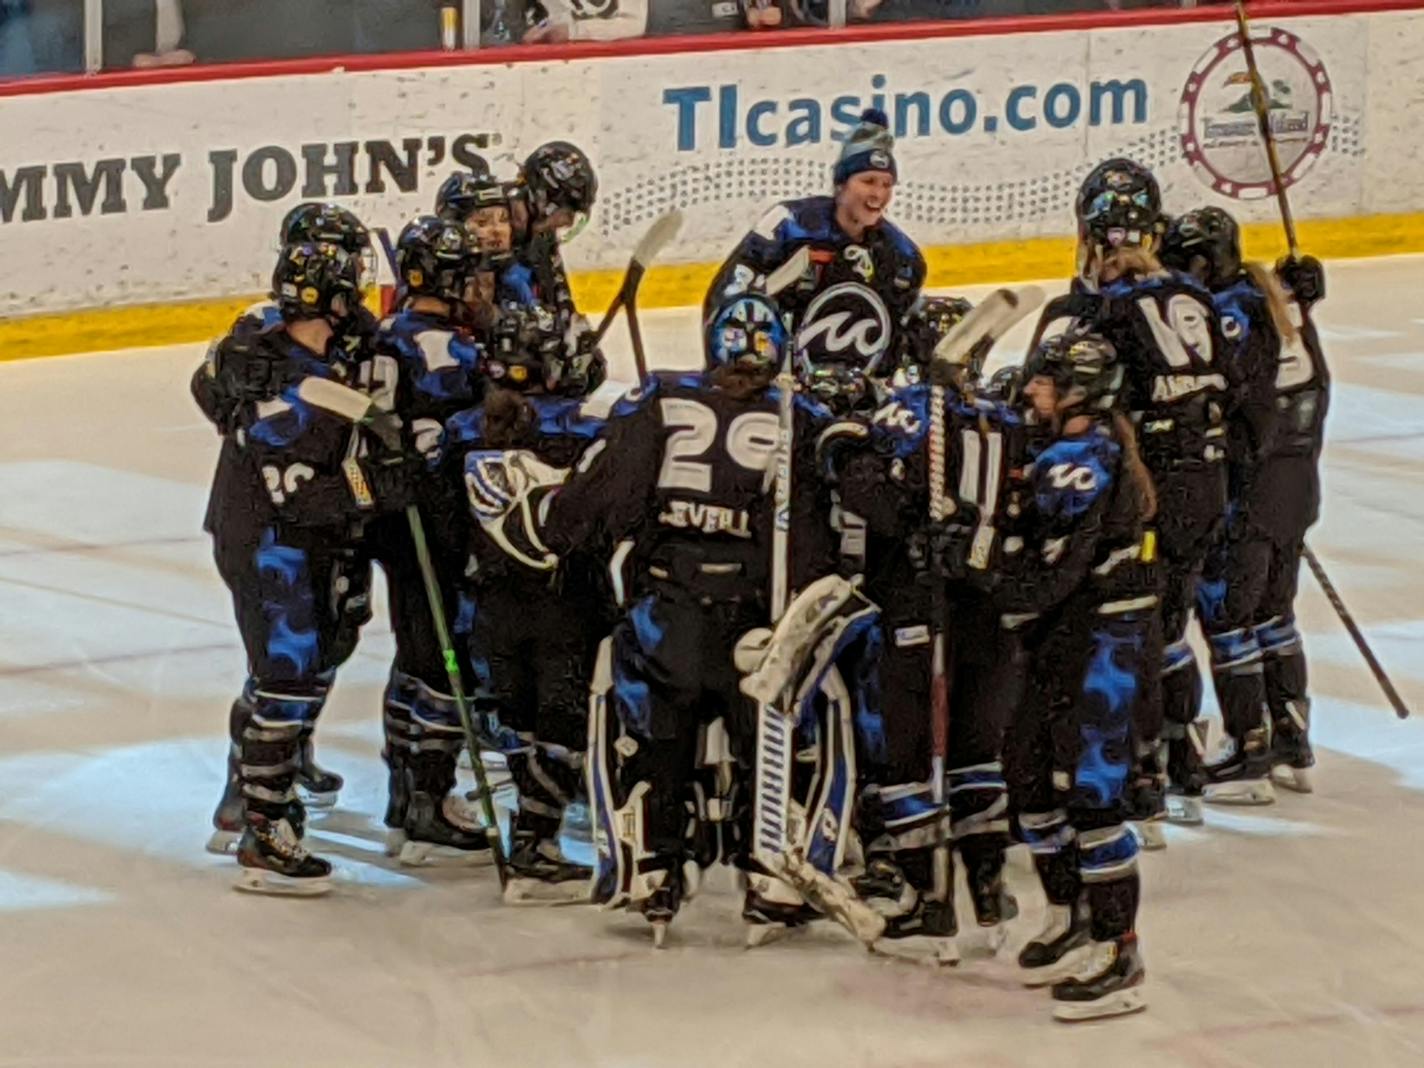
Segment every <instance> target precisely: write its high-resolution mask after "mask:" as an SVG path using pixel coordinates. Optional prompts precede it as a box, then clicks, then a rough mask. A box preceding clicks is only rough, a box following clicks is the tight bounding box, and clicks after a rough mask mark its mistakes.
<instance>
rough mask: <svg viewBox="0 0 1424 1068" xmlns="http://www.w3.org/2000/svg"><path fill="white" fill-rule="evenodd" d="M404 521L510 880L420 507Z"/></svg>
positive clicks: (502, 871) (494, 845)
mask: <svg viewBox="0 0 1424 1068" xmlns="http://www.w3.org/2000/svg"><path fill="white" fill-rule="evenodd" d="M405 517H406V521H407V522H408V523H409V524H410V537H411V540H412V541H414V542H415V558H416V560H417V561H419V563H420V577H421V578H422V579H424V580H425V599H426V601H427V602H428V603H429V605H430V619H431V622H433V623H434V624H435V636H436V639H437V640H438V641H439V642H440V654H441V656H442V658H443V659H444V661H445V676H446V678H448V679H449V680H450V692H451V693H452V694H454V695H455V708H456V709H457V710H458V711H459V713H460V726H461V727H463V728H464V729H465V744H466V745H467V746H469V749H470V768H471V770H473V771H474V773H475V784H476V786H477V787H478V788H479V794H480V807H481V808H482V809H483V810H484V817H485V821H486V822H487V823H488V824H489V830H487V831H486V832H485V840H486V841H487V842H488V843H489V848H490V854H491V856H493V857H494V866H495V870H496V871H497V872H498V873H499V885H500V886H501V887H503V886H504V885H505V884H506V883H508V882H509V872H508V870H507V869H506V867H505V861H504V843H503V841H502V840H501V839H500V834H499V817H498V816H497V815H496V814H495V810H494V794H493V792H491V790H490V784H489V777H488V776H487V775H486V774H485V765H484V761H483V760H481V759H480V754H481V752H482V750H481V749H480V742H479V736H478V735H477V734H476V733H475V724H474V720H472V719H471V718H470V703H469V700H468V699H467V698H466V697H465V686H464V683H462V682H461V681H460V662H459V659H458V658H457V657H456V655H455V643H454V642H453V641H451V639H450V627H449V624H447V623H446V622H445V599H444V598H443V597H441V595H440V583H439V580H438V579H437V578H436V576H435V564H434V562H433V561H432V560H431V559H430V546H429V545H428V544H427V543H426V540H425V524H424V523H423V522H421V519H420V509H419V508H417V507H416V506H415V505H413V504H411V505H407V506H406V510H405Z"/></svg>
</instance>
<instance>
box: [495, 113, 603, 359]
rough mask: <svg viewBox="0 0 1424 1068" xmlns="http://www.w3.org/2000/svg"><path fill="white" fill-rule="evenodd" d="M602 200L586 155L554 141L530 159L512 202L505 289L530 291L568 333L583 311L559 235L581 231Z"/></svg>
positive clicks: (574, 148)
mask: <svg viewBox="0 0 1424 1068" xmlns="http://www.w3.org/2000/svg"><path fill="white" fill-rule="evenodd" d="M597 196H598V177H597V175H595V174H594V172H593V164H592V163H591V162H590V161H589V158H588V156H586V155H585V154H584V152H583V150H582V149H580V148H578V147H576V146H575V145H571V144H569V142H567V141H550V142H548V143H547V144H543V145H540V146H539V147H538V148H536V149H535V150H534V151H533V152H531V153H529V156H528V158H527V159H525V161H524V163H523V165H522V166H521V167H520V169H519V180H518V182H517V183H516V184H515V187H514V189H513V190H512V193H511V196H510V198H509V204H510V213H511V219H512V221H513V229H514V244H515V254H514V262H513V264H512V265H511V267H510V268H509V269H508V270H506V271H505V273H504V275H503V276H502V285H503V286H507V287H516V286H519V287H524V288H527V290H528V292H529V293H530V294H532V296H533V297H534V298H535V299H536V300H537V301H538V302H539V303H540V304H543V305H544V306H546V307H548V308H549V309H550V310H552V311H553V312H554V314H555V316H556V318H557V319H558V322H559V327H560V329H562V330H566V331H567V330H569V329H570V327H571V326H572V325H573V324H574V322H575V317H576V316H577V314H578V309H577V308H576V307H575V306H574V299H573V292H572V291H571V290H570V288H569V279H568V272H567V271H566V270H565V268H564V259H563V255H562V254H561V252H560V250H559V244H560V240H561V236H560V235H561V234H569V235H571V234H573V233H577V232H578V230H579V229H582V227H583V225H584V224H585V223H587V221H588V217H589V214H590V212H592V211H593V203H594V199H595V198H596V197H597Z"/></svg>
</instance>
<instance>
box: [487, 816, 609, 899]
mask: <svg viewBox="0 0 1424 1068" xmlns="http://www.w3.org/2000/svg"><path fill="white" fill-rule="evenodd" d="M508 867H509V881H508V882H507V883H506V884H505V887H504V903H505V904H506V905H579V904H587V903H588V901H589V900H590V897H589V894H590V889H591V881H592V879H593V869H592V868H588V867H585V866H584V865H582V864H575V863H574V862H573V861H571V860H569V859H568V858H567V857H566V856H564V855H563V851H562V850H560V849H559V844H558V842H556V841H554V840H553V839H549V838H544V839H540V838H538V837H536V836H535V835H532V834H525V833H522V832H519V831H516V832H515V834H514V844H513V847H512V848H511V849H510V853H509V865H508Z"/></svg>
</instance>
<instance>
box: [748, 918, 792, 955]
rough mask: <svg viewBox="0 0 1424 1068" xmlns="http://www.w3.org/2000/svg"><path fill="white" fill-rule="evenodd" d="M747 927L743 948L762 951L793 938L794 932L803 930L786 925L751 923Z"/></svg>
mask: <svg viewBox="0 0 1424 1068" xmlns="http://www.w3.org/2000/svg"><path fill="white" fill-rule="evenodd" d="M746 926H747V931H746V939H745V941H744V942H743V947H744V948H746V949H760V948H761V947H762V946H769V945H771V944H772V943H773V942H780V941H783V940H784V939H786V938H789V937H790V936H791V932H792V931H799V930H800V929H801V928H799V927H789V926H787V925H786V924H784V923H749V924H747V925H746Z"/></svg>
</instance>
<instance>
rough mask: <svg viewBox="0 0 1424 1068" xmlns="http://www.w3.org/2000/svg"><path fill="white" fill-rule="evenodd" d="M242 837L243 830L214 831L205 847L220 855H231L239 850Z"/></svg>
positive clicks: (210, 851)
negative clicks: (238, 845) (238, 846)
mask: <svg viewBox="0 0 1424 1068" xmlns="http://www.w3.org/2000/svg"><path fill="white" fill-rule="evenodd" d="M241 837H242V832H241V831H213V833H212V834H210V835H209V836H208V840H207V843H206V844H205V845H204V846H203V848H204V849H206V850H207V851H208V852H209V853H213V854H216V855H217V856H220V857H227V856H231V855H232V854H233V853H236V852H237V843H238V840H239V839H240V838H241Z"/></svg>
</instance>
